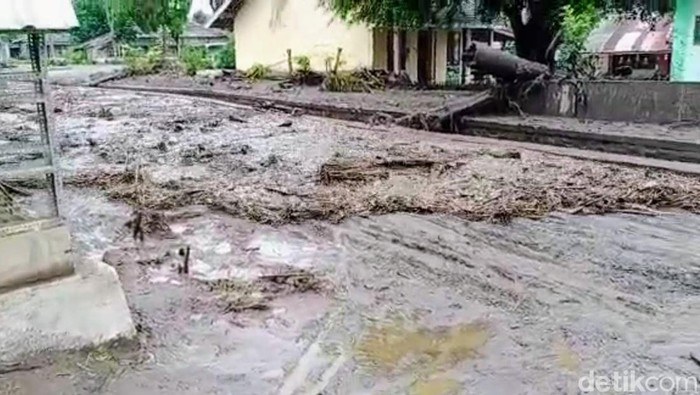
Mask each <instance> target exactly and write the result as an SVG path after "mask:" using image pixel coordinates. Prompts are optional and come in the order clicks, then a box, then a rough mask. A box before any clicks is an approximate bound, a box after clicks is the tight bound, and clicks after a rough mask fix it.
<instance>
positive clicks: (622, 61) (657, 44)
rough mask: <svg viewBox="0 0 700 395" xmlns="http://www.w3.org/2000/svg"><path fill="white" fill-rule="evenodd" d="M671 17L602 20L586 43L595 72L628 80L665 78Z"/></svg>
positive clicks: (669, 48) (668, 69) (668, 61)
mask: <svg viewBox="0 0 700 395" xmlns="http://www.w3.org/2000/svg"><path fill="white" fill-rule="evenodd" d="M672 28H673V20H672V19H670V18H663V19H660V20H657V21H654V22H651V21H648V22H646V21H641V20H617V19H605V20H603V21H602V22H601V23H600V24H599V25H598V26H597V27H596V29H594V30H593V32H591V34H590V35H589V37H588V40H587V42H586V50H587V52H588V53H590V54H593V55H595V56H596V58H597V60H596V63H597V65H596V69H597V72H598V74H601V75H606V76H621V77H625V78H629V79H652V78H656V79H665V78H668V76H669V72H670V64H671V32H672Z"/></svg>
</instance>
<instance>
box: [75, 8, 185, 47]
mask: <svg viewBox="0 0 700 395" xmlns="http://www.w3.org/2000/svg"><path fill="white" fill-rule="evenodd" d="M190 3H191V0H74V7H75V10H76V15H77V17H78V20H79V21H80V27H78V28H77V29H76V30H75V31H74V32H73V35H74V37H75V38H76V40H77V41H85V40H88V39H90V38H93V37H96V36H99V35H101V34H104V33H107V32H109V31H112V32H113V33H114V35H115V37H116V39H117V41H128V40H129V39H131V38H133V35H134V34H135V27H138V28H139V29H141V30H142V31H144V32H157V31H161V30H162V31H167V32H168V33H169V34H170V35H171V36H172V37H173V38H174V39H175V40H178V39H179V37H180V36H181V35H182V33H183V31H184V28H185V25H186V24H187V14H188V12H189V8H190Z"/></svg>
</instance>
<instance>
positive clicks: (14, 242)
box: [0, 226, 73, 293]
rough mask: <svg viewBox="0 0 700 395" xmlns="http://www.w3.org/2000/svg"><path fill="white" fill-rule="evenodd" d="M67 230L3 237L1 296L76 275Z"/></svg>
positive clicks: (39, 231) (46, 230)
mask: <svg viewBox="0 0 700 395" xmlns="http://www.w3.org/2000/svg"><path fill="white" fill-rule="evenodd" d="M70 249H71V245H70V234H69V233H68V229H67V228H66V227H65V226H59V227H56V228H51V229H43V230H38V231H34V232H25V233H19V234H15V235H11V236H7V237H0V256H1V257H2V258H0V263H2V264H0V293H2V292H5V291H7V290H8V289H13V288H18V287H21V286H23V285H26V284H29V283H32V282H36V281H41V280H47V279H51V278H56V277H61V276H65V275H69V274H72V273H73V265H72V264H71V262H70V256H69V251H70Z"/></svg>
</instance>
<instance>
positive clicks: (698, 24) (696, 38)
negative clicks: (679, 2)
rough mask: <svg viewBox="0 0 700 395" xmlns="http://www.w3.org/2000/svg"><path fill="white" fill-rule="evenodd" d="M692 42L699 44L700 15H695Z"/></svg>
mask: <svg viewBox="0 0 700 395" xmlns="http://www.w3.org/2000/svg"><path fill="white" fill-rule="evenodd" d="M693 33H694V37H693V38H694V39H693V44H695V45H700V15H697V16H695V31H694V32H693Z"/></svg>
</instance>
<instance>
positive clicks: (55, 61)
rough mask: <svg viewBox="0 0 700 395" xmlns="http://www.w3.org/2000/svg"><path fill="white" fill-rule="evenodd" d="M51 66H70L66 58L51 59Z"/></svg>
mask: <svg viewBox="0 0 700 395" xmlns="http://www.w3.org/2000/svg"><path fill="white" fill-rule="evenodd" d="M49 66H68V61H67V60H66V59H65V58H51V59H49Z"/></svg>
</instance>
